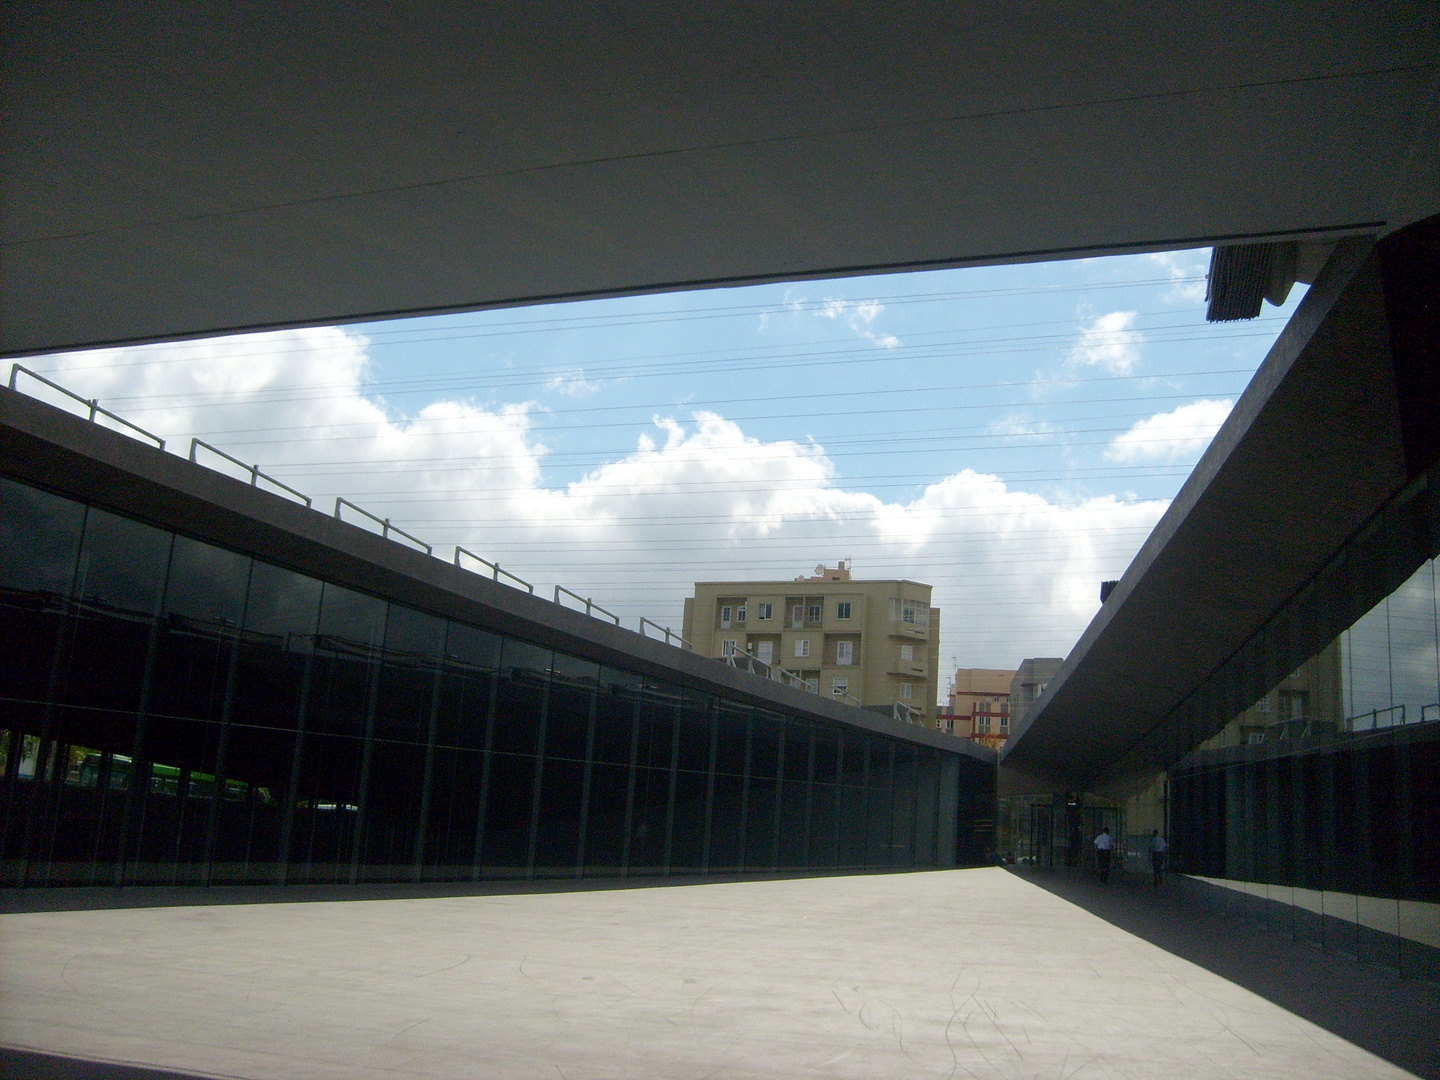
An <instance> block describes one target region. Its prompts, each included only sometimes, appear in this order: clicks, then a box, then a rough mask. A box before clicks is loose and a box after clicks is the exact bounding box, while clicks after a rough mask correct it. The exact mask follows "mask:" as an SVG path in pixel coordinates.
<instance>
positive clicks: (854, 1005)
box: [0, 868, 1435, 1080]
mask: <svg viewBox="0 0 1440 1080" xmlns="http://www.w3.org/2000/svg"><path fill="white" fill-rule="evenodd" d="M1197 917H1198V916H1197ZM1285 946H1286V947H1287V948H1290V947H1291V946H1289V943H1288V942H1287V943H1285ZM1272 966H1273V965H1272ZM1336 989H1337V991H1338V990H1340V988H1338V987H1337V988H1336ZM1426 992H1427V993H1428V991H1426ZM1272 996H1273V995H1272ZM1422 1000H1427V999H1424V998H1423V995H1422ZM1433 1019H1434V1017H1433V1016H1425V1015H1418V1014H1417V1015H1416V1016H1415V1017H1414V1021H1415V1023H1417V1024H1421V1025H1428V1024H1430V1023H1431V1022H1432V1021H1433ZM1422 1030H1428V1031H1429V1032H1430V1034H1429V1035H1428V1036H1425V1037H1434V1035H1433V1033H1434V1030H1435V1029H1433V1028H1422ZM0 1043H3V1044H4V1045H5V1046H7V1047H10V1048H12V1049H20V1050H24V1051H31V1052H39V1053H41V1054H45V1055H55V1056H56V1058H60V1059H69V1060H68V1061H66V1062H63V1063H61V1064H56V1063H55V1062H54V1061H53V1060H51V1059H48V1058H41V1057H38V1056H26V1055H23V1054H19V1055H17V1054H14V1053H12V1054H10V1055H9V1056H8V1057H6V1058H4V1059H3V1060H4V1062H5V1063H6V1067H7V1068H8V1069H9V1070H10V1071H11V1074H12V1075H19V1074H20V1073H18V1072H16V1070H24V1069H29V1070H30V1072H29V1073H28V1075H32V1076H39V1075H42V1074H45V1073H44V1068H43V1067H42V1066H44V1063H45V1062H46V1061H50V1062H51V1066H53V1067H54V1068H55V1070H56V1071H54V1072H53V1073H48V1074H45V1075H55V1076H61V1075H67V1076H83V1075H89V1076H95V1077H101V1076H106V1077H108V1076H116V1077H119V1076H134V1077H141V1076H147V1077H148V1076H156V1075H160V1074H157V1073H156V1072H154V1071H152V1070H157V1069H159V1070H170V1071H172V1072H175V1073H179V1074H182V1075H185V1076H204V1077H245V1078H247V1080H269V1078H284V1080H299V1078H306V1080H308V1078H331V1077H333V1078H345V1080H368V1078H381V1077H383V1078H387V1080H401V1078H412V1077H413V1078H422V1077H423V1078H442V1077H444V1078H451V1077H454V1078H499V1080H509V1078H537V1080H538V1078H544V1080H600V1078H617V1080H618V1078H622V1077H624V1078H645V1080H650V1078H657V1080H658V1078H667V1077H683V1078H695V1080H700V1078H713V1080H720V1078H740V1077H885V1078H906V1077H927V1078H929V1077H936V1078H939V1077H977V1078H978V1077H984V1078H991V1077H994V1078H1002V1077H1003V1078H1012V1077H1013V1078H1022V1077H1023V1078H1039V1077H1045V1078H1051V1077H1053V1078H1056V1080H1098V1078H1102V1077H1104V1078H1110V1077H1116V1078H1119V1077H1124V1078H1128V1080H1134V1078H1140V1077H1163V1078H1166V1080H1180V1078H1186V1077H1197V1078H1198V1077H1207V1078H1208V1077H1245V1078H1248V1080H1262V1078H1270V1077H1275V1078H1282V1077H1283V1078H1303V1080H1320V1078H1328V1077H1335V1078H1341V1080H1362V1078H1368V1077H1402V1076H1410V1075H1412V1074H1411V1073H1409V1072H1406V1071H1404V1070H1403V1069H1401V1068H1399V1067H1397V1066H1396V1065H1393V1064H1391V1063H1389V1062H1388V1061H1386V1060H1384V1059H1382V1058H1380V1057H1377V1056H1375V1055H1374V1054H1371V1053H1369V1052H1368V1051H1366V1050H1364V1049H1361V1048H1360V1047H1359V1046H1357V1045H1355V1044H1353V1043H1351V1042H1348V1041H1346V1040H1345V1039H1343V1038H1341V1037H1340V1036H1338V1035H1336V1034H1333V1033H1332V1032H1330V1031H1328V1030H1326V1029H1325V1028H1324V1027H1321V1026H1318V1025H1316V1024H1314V1023H1312V1022H1310V1021H1308V1020H1306V1019H1303V1018H1302V1017H1301V1016H1299V1015H1297V1014H1296V1013H1294V1012H1290V1011H1287V1010H1286V1009H1285V1008H1282V1007H1281V1006H1280V1005H1278V1004H1275V1003H1273V1002H1272V1001H1271V1000H1267V998H1266V997H1262V996H1260V995H1258V994H1256V993H1254V992H1252V991H1251V990H1248V989H1245V988H1244V987H1242V986H1241V985H1239V983H1237V982H1234V981H1230V980H1229V979H1227V978H1224V977H1222V976H1221V975H1219V974H1216V973H1214V972H1213V971H1211V970H1208V969H1207V967H1205V966H1201V965H1200V964H1198V963H1195V962H1192V960H1190V959H1185V958H1183V957H1182V956H1181V955H1179V952H1178V950H1177V951H1167V949H1164V948H1160V947H1159V946H1157V945H1155V944H1151V943H1150V942H1149V941H1147V940H1145V938H1144V937H1142V936H1137V934H1133V933H1130V932H1128V931H1127V930H1124V929H1121V928H1120V927H1119V926H1118V925H1116V923H1115V921H1114V920H1107V919H1106V918H1102V917H1100V915H1097V914H1094V913H1092V911H1090V910H1086V908H1085V907H1082V906H1080V905H1079V904H1077V903H1072V902H1071V901H1070V900H1068V899H1066V898H1065V897H1064V896H1063V895H1059V894H1057V892H1056V891H1054V890H1047V889H1044V888H1040V887H1038V886H1037V885H1035V884H1033V883H1031V882H1030V881H1027V880H1025V879H1024V878H1022V877H1020V876H1017V875H1016V874H1013V873H1010V872H1007V871H1005V870H1002V869H998V868H997V869H980V870H954V871H944V872H933V873H916V874H895V875H885V876H859V877H832V878H812V879H794V880H780V881H750V882H740V883H733V884H707V885H690V886H680V887H652V888H633V889H613V890H601V891H585V892H548V893H533V894H518V895H516V894H512V895H486V896H452V897H440V898H427V899H389V900H368V901H354V900H351V901H342V902H315V903H271V904H237V905H229V906H224V905H220V906H215V905H210V906H170V907H149V908H130V909H123V910H90V911H36V912H29V913H23V914H10V915H6V916H4V918H3V920H0ZM1392 1056H1393V1055H1392ZM83 1062H94V1063H97V1064H96V1065H95V1066H93V1071H88V1072H87V1071H85V1069H86V1067H84V1066H83V1065H82V1063H83ZM107 1062H108V1063H117V1064H128V1065H130V1066H135V1067H140V1066H143V1067H144V1069H143V1070H141V1069H138V1068H137V1069H135V1070H134V1071H132V1070H131V1069H121V1068H110V1069H108V1071H107V1068H106V1067H105V1066H102V1065H100V1064H98V1063H107Z"/></svg>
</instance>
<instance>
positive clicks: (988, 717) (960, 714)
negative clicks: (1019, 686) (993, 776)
mask: <svg viewBox="0 0 1440 1080" xmlns="http://www.w3.org/2000/svg"><path fill="white" fill-rule="evenodd" d="M1014 679H1015V672H1014V671H1011V670H1010V669H1008V668H1006V669H1004V670H1001V669H999V668H957V669H956V671H955V679H954V681H953V682H952V683H951V684H950V709H949V715H948V716H947V717H946V718H945V723H944V725H942V727H941V730H943V731H946V732H948V733H949V734H952V735H958V736H960V737H961V738H962V739H974V740H975V741H976V742H983V743H985V744H986V745H988V746H992V747H994V748H995V749H997V750H998V749H999V748H1000V747H1001V746H1003V745H1004V744H1005V740H1006V739H1008V738H1009V737H1010V684H1011V682H1013V681H1014Z"/></svg>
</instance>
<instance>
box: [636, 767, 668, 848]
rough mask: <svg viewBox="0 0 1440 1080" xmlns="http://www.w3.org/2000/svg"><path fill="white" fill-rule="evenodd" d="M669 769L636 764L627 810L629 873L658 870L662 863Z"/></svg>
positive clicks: (666, 822) (666, 818)
mask: <svg viewBox="0 0 1440 1080" xmlns="http://www.w3.org/2000/svg"><path fill="white" fill-rule="evenodd" d="M670 775H671V774H670V770H669V769H649V768H637V769H636V770H635V798H634V806H633V809H632V813H631V819H630V820H631V826H630V828H631V832H630V867H629V869H630V873H632V874H658V873H661V872H663V870H664V867H665V840H666V832H667V827H668V825H669V818H670Z"/></svg>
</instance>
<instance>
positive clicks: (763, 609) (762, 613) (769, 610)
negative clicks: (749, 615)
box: [755, 604, 775, 619]
mask: <svg viewBox="0 0 1440 1080" xmlns="http://www.w3.org/2000/svg"><path fill="white" fill-rule="evenodd" d="M755 610H756V611H757V612H758V613H759V615H758V617H759V618H761V619H768V618H770V617H771V616H773V615H774V614H775V605H774V604H756V605H755Z"/></svg>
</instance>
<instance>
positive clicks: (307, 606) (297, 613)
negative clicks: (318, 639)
mask: <svg viewBox="0 0 1440 1080" xmlns="http://www.w3.org/2000/svg"><path fill="white" fill-rule="evenodd" d="M320 593H321V584H320V582H319V580H317V579H316V578H312V577H306V576H305V575H304V574H297V573H295V572H294V571H292V570H282V569H281V568H280V567H278V566H271V565H270V564H269V563H263V562H259V561H258V560H257V561H256V563H255V565H254V567H253V569H252V570H251V572H250V594H249V596H248V597H247V599H246V603H245V629H246V631H247V632H248V633H250V634H252V635H256V636H258V637H265V638H270V639H272V641H273V643H274V644H275V645H277V646H279V647H281V648H286V647H288V646H289V644H290V641H289V639H292V638H294V637H297V636H303V637H307V638H308V637H310V636H312V635H314V634H315V632H316V628H317V626H318V625H319V617H320ZM304 647H305V648H307V649H308V648H309V643H308V642H306V643H305V645H304Z"/></svg>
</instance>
